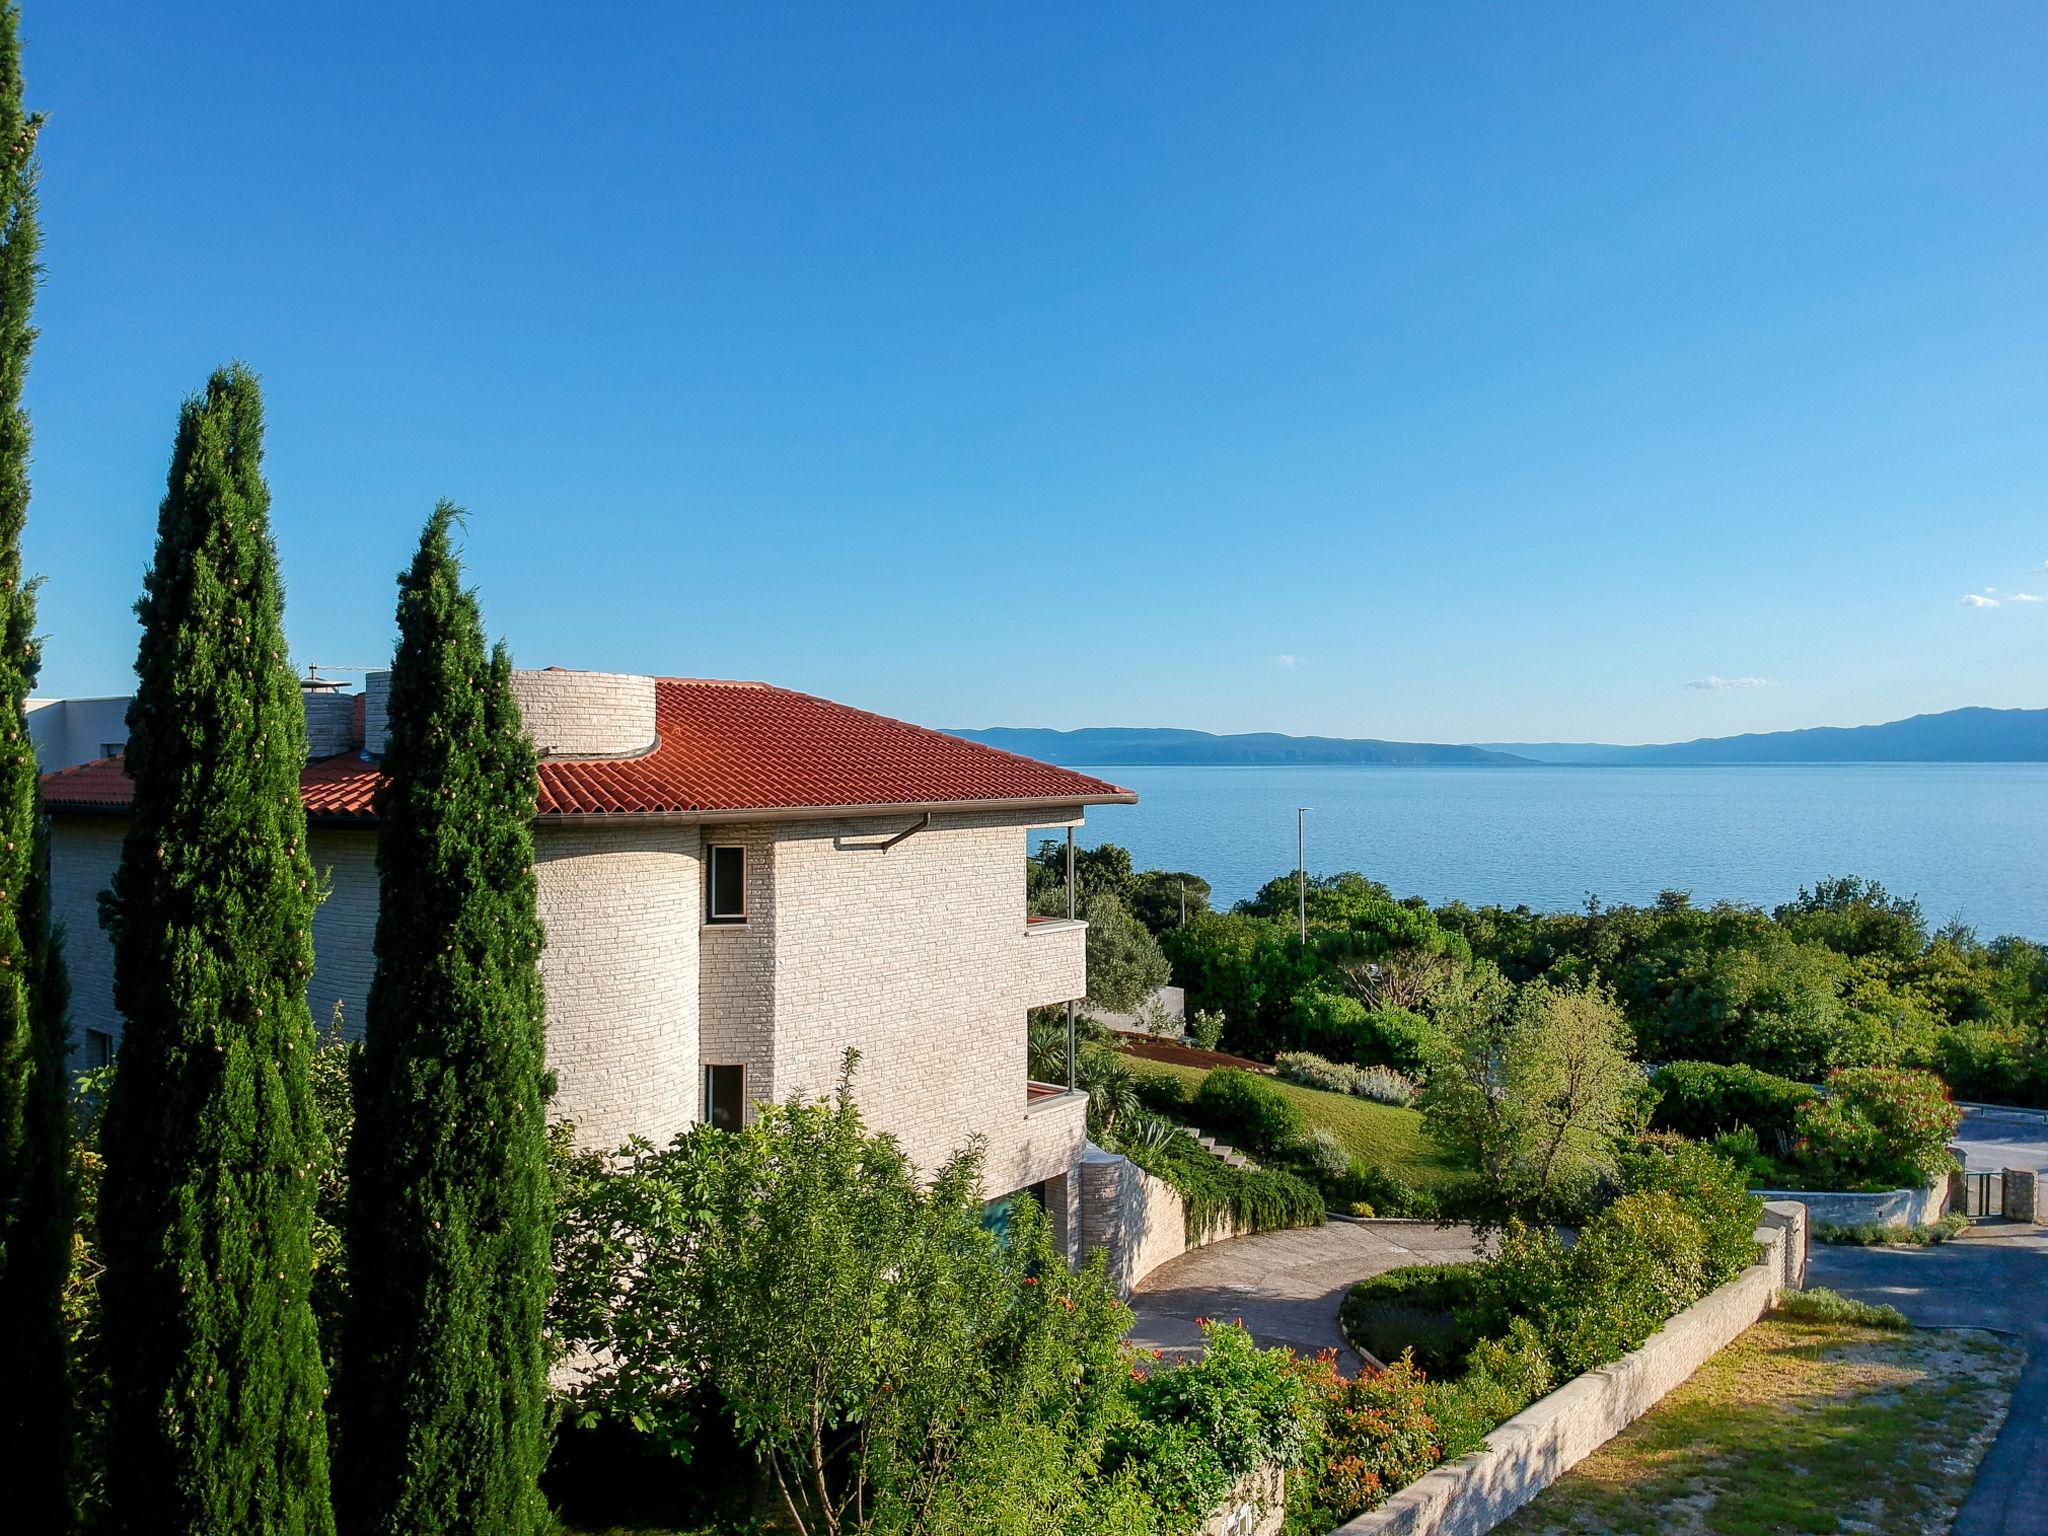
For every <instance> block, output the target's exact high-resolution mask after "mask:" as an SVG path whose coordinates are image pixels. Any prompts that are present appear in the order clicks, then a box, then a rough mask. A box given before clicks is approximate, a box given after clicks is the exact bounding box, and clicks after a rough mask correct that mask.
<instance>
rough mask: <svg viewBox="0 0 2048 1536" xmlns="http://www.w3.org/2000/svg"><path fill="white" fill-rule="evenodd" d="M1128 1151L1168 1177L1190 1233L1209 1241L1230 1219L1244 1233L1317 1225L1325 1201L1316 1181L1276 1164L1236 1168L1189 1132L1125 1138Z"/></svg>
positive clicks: (1195, 1238) (1135, 1159)
mask: <svg viewBox="0 0 2048 1536" xmlns="http://www.w3.org/2000/svg"><path fill="white" fill-rule="evenodd" d="M1123 1153H1124V1156H1126V1157H1128V1158H1129V1159H1130V1160H1131V1161H1132V1162H1134V1163H1136V1164H1137V1165H1138V1166H1139V1167H1140V1168H1142V1169H1144V1170H1145V1171H1146V1172H1147V1173H1149V1174H1151V1175H1152V1176H1153V1177H1154V1178H1158V1179H1164V1180H1165V1181H1166V1182H1167V1183H1168V1184H1171V1185H1172V1186H1173V1188H1174V1190H1175V1191H1176V1192H1177V1193H1178V1194H1179V1195H1180V1197H1181V1199H1182V1201H1183V1202H1184V1203H1185V1205H1186V1208H1187V1239H1188V1241H1189V1242H1190V1243H1200V1242H1205V1241H1207V1239H1208V1237H1209V1235H1210V1234H1211V1233H1212V1232H1216V1231H1218V1230H1220V1229H1221V1228H1222V1227H1223V1226H1224V1225H1225V1224H1226V1223H1229V1224H1231V1225H1233V1226H1234V1227H1235V1229H1236V1230H1237V1232H1238V1233H1239V1234H1240V1235H1242V1234H1244V1233H1248V1232H1276V1231H1280V1230H1282V1229H1285V1228H1288V1227H1319V1226H1321V1225H1322V1224H1323V1218H1324V1212H1325V1211H1326V1209H1327V1205H1326V1203H1325V1201H1324V1199H1323V1195H1322V1192H1321V1191H1320V1190H1318V1189H1317V1188H1316V1187H1315V1186H1314V1185H1313V1184H1310V1183H1308V1182H1306V1181H1305V1180H1302V1179H1299V1178H1296V1177H1295V1176H1294V1175H1293V1174H1291V1173H1282V1172H1281V1171H1279V1170H1278V1169H1273V1168H1233V1167H1231V1166H1230V1164H1228V1163H1226V1162H1224V1161H1222V1159H1220V1158H1216V1157H1212V1156H1210V1155H1209V1153H1208V1152H1207V1151H1205V1150H1204V1149H1203V1148H1202V1147H1201V1146H1200V1145H1199V1144H1198V1143H1197V1142H1196V1141H1195V1140H1194V1138H1193V1137H1191V1136H1189V1135H1187V1134H1186V1133H1185V1132H1178V1133H1176V1134H1175V1135H1174V1136H1172V1137H1171V1138H1170V1139H1169V1140H1168V1141H1167V1143H1166V1145H1164V1146H1163V1147H1151V1146H1143V1145H1138V1144H1134V1143H1131V1142H1126V1143H1125V1144H1124V1147H1123Z"/></svg>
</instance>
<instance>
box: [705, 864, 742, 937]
mask: <svg viewBox="0 0 2048 1536" xmlns="http://www.w3.org/2000/svg"><path fill="white" fill-rule="evenodd" d="M721 853H735V854H738V855H739V860H740V900H739V910H738V911H737V912H720V911H719V910H718V896H719V889H720V887H719V883H718V856H719V855H720V854H721ZM746 920H747V846H746V844H745V843H706V844H705V845H704V921H705V924H706V925H707V926H715V927H719V928H731V927H734V926H737V925H739V924H742V923H744V922H746Z"/></svg>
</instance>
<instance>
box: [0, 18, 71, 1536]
mask: <svg viewBox="0 0 2048 1536" xmlns="http://www.w3.org/2000/svg"><path fill="white" fill-rule="evenodd" d="M20 24H21V12H20V10H19V9H18V8H17V7H15V6H13V5H0V1382H4V1383H6V1385H5V1387H4V1388H0V1404H4V1407H0V1487H4V1488H6V1489H7V1490H8V1501H7V1502H8V1512H9V1515H10V1517H11V1518H15V1519H19V1520H21V1521H22V1522H23V1528H24V1529H27V1530H35V1531H60V1530H62V1529H64V1528H65V1526H66V1525H67V1524H68V1523H69V1515H70V1502H69V1492H68V1487H67V1479H66V1476H65V1474H66V1472H67V1470H68V1467H69V1462H70V1423H71V1414H70V1383H69V1381H68V1379H67V1372H66V1361H65V1346H64V1314H63V1301H64V1283H65V1280H66V1278H67V1276H68V1275H69V1273H70V1267H71V1219H72V1200H71V1148H70V1113H69V1107H68V1104H67V1100H66V1090H65V1071H66V1060H65V1058H66V1057H67V1056H68V1055H69V1052H70V1032H69V1029H68V1027H67V1024H66V1021H65V1007H66V1002H67V989H66V986H65V981H64V967H63V951H62V949H61V948H60V947H59V945H58V944H57V942H56V941H55V940H54V939H53V937H52V935H51V932H50V911H49V881H48V865H47V860H46V858H45V857H44V855H45V854H46V853H47V845H46V843H45V841H44V838H43V835H42V828H41V823H42V806H41V804H40V801H39V798H38V792H37V782H36V757H35V747H34V744H33V743H32V742H31V741H30V739H29V733H28V714H27V708H26V705H27V700H28V696H29V693H30V692H31V691H32V690H33V689H34V687H35V681H36V672H37V670H38V665H39V663H40V660H41V657H40V654H39V648H38V646H37V643H36V636H35V629H36V601H35V584H34V583H33V582H29V581H25V580H23V578H22V558H21V535H22V529H23V527H24V526H25V525H26V523H27V521H28V457H29V429H28V413H27V412H26V411H24V410H23V409H22V403H21V393H22V385H23V382H24V381H25V379H26V377H27V374H28V360H29V350H30V348H31V347H32V346H33V345H34V344H35V335H36V333H35V330H34V328H33V327H32V326H30V324H29V313H30V310H31V309H32V307H33V306H34V304H35V297H36V279H37V276H38V274H39V272H40V270H41V269H40V267H39V266H38V265H37V262H36V248H37V244H38V241H39V234H38V230H37V227H36V159H35V148H36V133H37V131H38V130H39V129H40V128H41V126H42V118H41V116H40V115H36V116H30V115H29V114H28V113H26V112H25V111H24V110H23V108H22V80H21V38H20Z"/></svg>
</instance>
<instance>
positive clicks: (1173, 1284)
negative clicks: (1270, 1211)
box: [1130, 1221, 1478, 1373]
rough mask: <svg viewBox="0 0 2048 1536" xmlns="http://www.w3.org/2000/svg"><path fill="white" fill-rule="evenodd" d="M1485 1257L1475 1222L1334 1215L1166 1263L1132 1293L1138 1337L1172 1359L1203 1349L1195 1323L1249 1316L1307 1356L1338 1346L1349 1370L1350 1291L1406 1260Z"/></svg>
mask: <svg viewBox="0 0 2048 1536" xmlns="http://www.w3.org/2000/svg"><path fill="white" fill-rule="evenodd" d="M1477 1256H1478V1250H1477V1248H1476V1247H1475V1246H1474V1240H1473V1236H1472V1230H1471V1228H1469V1227H1438V1226H1434V1225H1432V1224H1430V1223H1428V1222H1393V1221H1372V1222H1359V1221H1333V1222H1331V1223H1330V1224H1329V1225H1328V1226H1326V1227H1303V1228H1301V1229H1300V1230H1298V1231H1293V1232H1266V1233H1261V1234H1260V1235H1259V1236H1257V1237H1239V1238H1233V1239H1232V1240H1231V1241H1229V1242H1225V1243H1212V1244H1210V1245H1209V1246H1208V1247H1207V1248H1197V1249H1196V1250H1195V1251H1194V1252H1192V1253H1184V1254H1182V1255H1181V1256H1180V1257H1179V1258H1177V1259H1173V1260H1171V1261H1169V1262H1168V1263H1165V1264H1162V1265H1160V1266H1159V1268H1157V1269H1155V1270H1154V1271H1152V1273H1151V1274H1150V1275H1148V1276H1146V1277H1145V1280H1144V1282H1143V1283H1142V1284H1140V1285H1139V1287H1138V1289H1137V1291H1136V1292H1135V1293H1134V1294H1133V1295H1132V1297H1131V1310H1132V1311H1134V1312H1136V1313H1137V1316H1138V1320H1137V1322H1136V1323H1135V1324H1134V1325H1133V1326H1132V1328H1131V1333H1130V1339H1131V1342H1132V1343H1134V1344H1140V1345H1143V1346H1144V1347H1146V1348H1148V1349H1157V1350H1162V1351H1164V1352H1165V1353H1166V1354H1167V1355H1168V1356H1169V1357H1174V1356H1186V1355H1189V1354H1192V1353H1194V1352H1195V1350H1196V1349H1198V1348H1199V1347H1200V1345H1201V1342H1202V1330H1201V1329H1200V1327H1199V1326H1197V1324H1196V1322H1195V1319H1196V1318H1200V1317H1207V1318H1213V1319H1215V1320H1217V1321H1219V1322H1233V1321H1238V1320H1242V1321H1243V1323H1244V1325H1245V1327H1246V1328H1247V1329H1249V1330H1250V1331H1251V1335H1252V1337H1253V1338H1254V1339H1256V1340H1258V1342H1259V1343H1260V1344H1263V1345H1267V1346H1272V1345H1278V1344H1285V1345H1287V1346H1288V1347H1290V1348H1292V1349H1295V1350H1299V1351H1301V1352H1303V1353H1306V1354H1313V1353H1315V1352H1316V1351H1318V1350H1324V1349H1334V1350H1337V1351H1338V1352H1339V1359H1340V1360H1341V1361H1342V1363H1343V1367H1344V1369H1345V1371H1346V1372H1347V1373H1348V1372H1354V1371H1356V1370H1357V1369H1358V1366H1359V1360H1358V1357H1357V1356H1356V1355H1354V1354H1353V1353H1352V1352H1351V1351H1350V1350H1349V1349H1347V1348H1345V1346H1344V1340H1343V1337H1342V1335H1340V1334H1339V1333H1338V1332H1337V1308H1338V1306H1339V1305H1340V1304H1341V1303H1342V1302H1343V1300H1344V1293H1345V1292H1346V1291H1348V1290H1350V1289H1351V1287H1352V1286H1353V1285H1355V1284H1357V1283H1358V1282H1359V1281H1360V1280H1363V1279H1364V1278H1365V1277H1366V1276H1368V1275H1377V1274H1379V1273H1381V1272H1382V1271H1383V1270H1389V1269H1399V1268H1401V1267H1402V1266H1403V1265H1406V1264H1448V1263H1452V1262H1455V1261H1457V1260H1460V1259H1470V1258H1475V1257H1477Z"/></svg>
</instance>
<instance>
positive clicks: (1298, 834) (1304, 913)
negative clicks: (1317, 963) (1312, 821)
mask: <svg viewBox="0 0 2048 1536" xmlns="http://www.w3.org/2000/svg"><path fill="white" fill-rule="evenodd" d="M1314 809H1315V807H1314V806H1311V805H1297V806H1296V807H1295V808H1294V899H1295V906H1296V908H1297V910H1298V913H1299V915H1300V918H1301V942H1302V947H1303V948H1307V946H1308V813H1309V812H1310V811H1312V810H1314Z"/></svg>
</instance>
